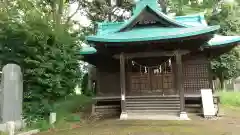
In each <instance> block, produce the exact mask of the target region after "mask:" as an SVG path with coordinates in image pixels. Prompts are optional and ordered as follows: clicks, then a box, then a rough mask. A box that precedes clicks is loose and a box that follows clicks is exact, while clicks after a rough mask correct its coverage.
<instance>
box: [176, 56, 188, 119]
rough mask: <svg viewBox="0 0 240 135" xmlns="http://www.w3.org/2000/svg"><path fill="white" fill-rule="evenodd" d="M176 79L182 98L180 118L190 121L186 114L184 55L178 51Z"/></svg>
mask: <svg viewBox="0 0 240 135" xmlns="http://www.w3.org/2000/svg"><path fill="white" fill-rule="evenodd" d="M176 77H177V85H176V86H177V90H178V91H179V96H180V118H181V119H188V117H187V113H186V112H185V97H184V88H183V83H184V82H183V80H184V78H183V65H182V54H181V52H179V51H176Z"/></svg>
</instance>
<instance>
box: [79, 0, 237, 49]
mask: <svg viewBox="0 0 240 135" xmlns="http://www.w3.org/2000/svg"><path fill="white" fill-rule="evenodd" d="M156 1H157V0H139V2H138V3H137V4H136V7H135V8H134V9H133V16H132V17H131V18H130V19H129V20H126V21H123V22H101V23H98V32H97V34H96V35H94V36H88V37H87V38H86V39H87V41H88V42H116V43H119V42H138V41H153V40H166V39H169V40H171V39H176V38H184V37H190V36H196V35H200V34H205V33H209V32H215V31H216V30H217V29H219V28H220V27H219V26H208V25H207V22H206V20H205V18H204V14H195V15H187V16H176V17H169V16H167V15H166V14H164V13H163V12H161V8H160V6H159V5H158V4H157V2H156ZM146 12H147V15H146ZM148 15H150V16H154V19H155V20H156V21H160V22H162V23H164V24H167V25H165V26H153V25H152V26H151V24H149V25H146V26H143V27H142V26H141V27H135V26H136V24H137V23H138V22H139V21H141V19H143V18H144V17H146V16H147V17H146V18H144V19H148ZM162 23H160V24H162ZM166 26H167V27H166ZM237 42H240V37H239V36H219V35H215V36H214V37H213V38H212V39H211V40H210V41H209V42H208V44H207V45H206V46H204V47H218V46H221V45H229V44H234V43H237ZM96 52H97V51H96V49H95V48H92V47H87V48H84V47H83V48H82V50H81V52H80V54H93V53H96Z"/></svg>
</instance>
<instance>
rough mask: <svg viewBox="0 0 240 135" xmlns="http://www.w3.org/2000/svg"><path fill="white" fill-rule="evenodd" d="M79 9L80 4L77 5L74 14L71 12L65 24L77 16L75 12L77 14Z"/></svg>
mask: <svg viewBox="0 0 240 135" xmlns="http://www.w3.org/2000/svg"><path fill="white" fill-rule="evenodd" d="M80 7H81V4H80V3H78V7H77V9H76V10H75V12H73V13H72V14H71V15H70V16H69V17H68V18H67V22H66V23H68V22H69V21H70V20H71V19H72V18H73V16H74V15H76V14H77V12H78V10H79V9H80Z"/></svg>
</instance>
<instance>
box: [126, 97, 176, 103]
mask: <svg viewBox="0 0 240 135" xmlns="http://www.w3.org/2000/svg"><path fill="white" fill-rule="evenodd" d="M126 101H129V102H131V101H180V99H178V98H171V99H170V98H166V99H157V98H156V99H155V98H154V99H126Z"/></svg>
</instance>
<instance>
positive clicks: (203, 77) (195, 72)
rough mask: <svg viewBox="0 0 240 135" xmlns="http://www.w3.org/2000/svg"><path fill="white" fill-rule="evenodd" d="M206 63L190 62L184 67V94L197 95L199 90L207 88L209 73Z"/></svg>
mask: <svg viewBox="0 0 240 135" xmlns="http://www.w3.org/2000/svg"><path fill="white" fill-rule="evenodd" d="M208 70H209V69H208V64H207V63H196V64H192V63H190V62H188V63H185V65H184V80H185V81H184V84H183V85H184V89H185V92H186V93H199V92H200V89H203V88H209V86H210V85H209V84H210V83H209V72H208Z"/></svg>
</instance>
